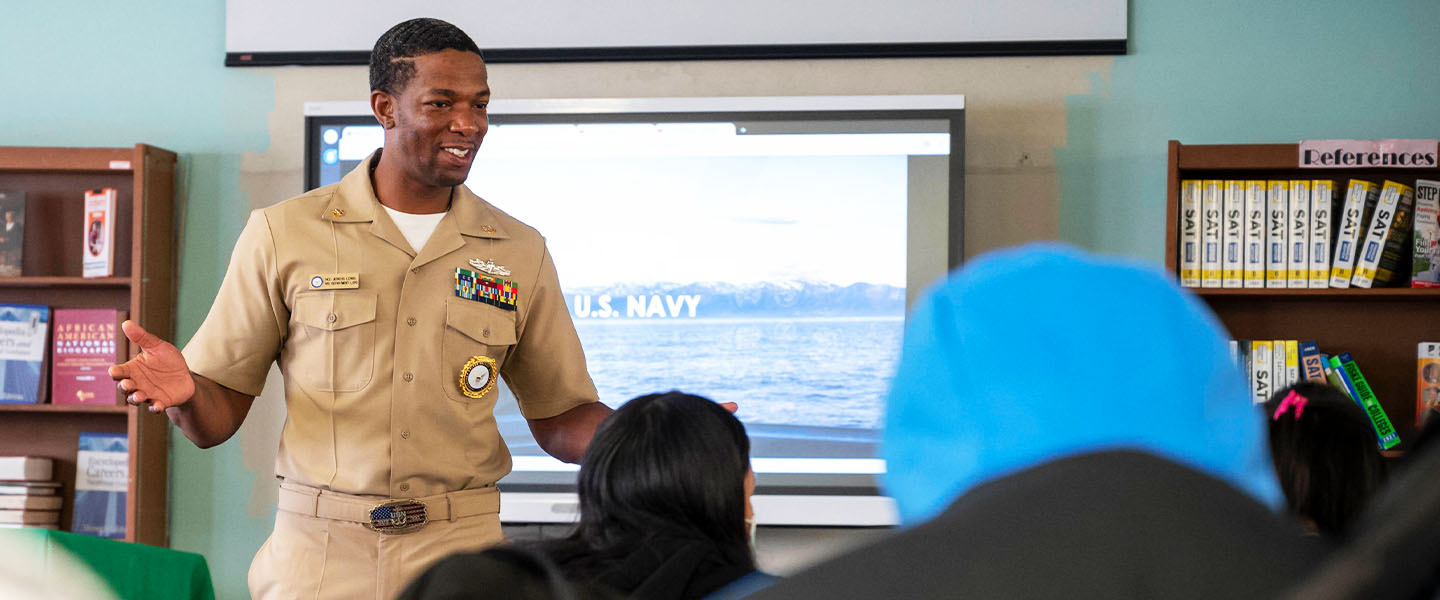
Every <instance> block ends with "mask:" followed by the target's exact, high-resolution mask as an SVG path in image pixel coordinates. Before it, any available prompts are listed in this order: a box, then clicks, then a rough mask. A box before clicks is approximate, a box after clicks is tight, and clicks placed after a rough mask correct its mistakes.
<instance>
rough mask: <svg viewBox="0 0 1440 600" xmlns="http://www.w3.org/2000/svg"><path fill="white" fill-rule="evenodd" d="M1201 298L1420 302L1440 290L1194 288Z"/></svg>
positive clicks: (1439, 295) (1437, 296)
mask: <svg viewBox="0 0 1440 600" xmlns="http://www.w3.org/2000/svg"><path fill="white" fill-rule="evenodd" d="M1191 291H1193V292H1195V293H1196V294H1198V295H1200V296H1229V297H1248V298H1267V297H1278V298H1305V297H1320V298H1357V299H1360V298H1392V299H1394V298H1410V299H1414V300H1416V301H1419V302H1437V301H1440V289H1412V288H1375V289H1357V288H1349V289H1314V290H1312V289H1294V290H1278V289H1257V288H1250V289H1243V288H1192V290H1191Z"/></svg>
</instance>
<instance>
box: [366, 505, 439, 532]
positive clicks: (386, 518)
mask: <svg viewBox="0 0 1440 600" xmlns="http://www.w3.org/2000/svg"><path fill="white" fill-rule="evenodd" d="M427 521H429V519H428V517H427V515H426V513H425V503H423V502H420V501H419V500H391V501H389V502H382V503H380V504H376V505H375V507H374V508H371V509H370V522H369V523H366V524H365V528H366V529H369V530H370V531H378V532H380V533H385V534H397V535H398V534H401V533H410V532H412V531H417V530H419V529H420V528H421V527H424V526H425V523H426V522H427Z"/></svg>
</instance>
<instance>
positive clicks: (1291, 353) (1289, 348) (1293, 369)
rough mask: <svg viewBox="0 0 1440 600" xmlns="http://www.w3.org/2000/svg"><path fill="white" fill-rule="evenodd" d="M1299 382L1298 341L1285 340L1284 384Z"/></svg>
mask: <svg viewBox="0 0 1440 600" xmlns="http://www.w3.org/2000/svg"><path fill="white" fill-rule="evenodd" d="M1297 383H1300V341H1299V340H1285V385H1286V386H1291V385H1295V384H1297Z"/></svg>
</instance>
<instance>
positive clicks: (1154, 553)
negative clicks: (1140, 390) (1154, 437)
mask: <svg viewBox="0 0 1440 600" xmlns="http://www.w3.org/2000/svg"><path fill="white" fill-rule="evenodd" d="M1327 551H1328V547H1327V545H1326V543H1325V542H1324V541H1322V540H1321V539H1320V538H1317V537H1313V536H1305V535H1304V534H1303V532H1302V531H1301V530H1300V529H1299V527H1297V526H1296V525H1295V524H1294V523H1292V522H1290V521H1289V520H1288V519H1287V518H1285V517H1283V516H1281V515H1277V514H1276V513H1274V512H1272V511H1271V510H1270V509H1268V508H1266V507H1265V506H1263V505H1261V504H1260V503H1258V502H1256V501H1255V500H1253V499H1252V498H1251V497H1250V496H1247V495H1245V494H1243V493H1241V492H1239V491H1237V490H1236V489H1235V488H1233V487H1231V486H1229V485H1228V484H1226V483H1223V482H1221V481H1219V480H1217V479H1215V478H1212V477H1210V476H1208V475H1205V474H1202V473H1200V472H1198V471H1195V470H1193V469H1190V468H1188V467H1185V466H1182V465H1179V464H1176V463H1173V462H1170V461H1167V460H1164V459H1161V458H1158V457H1155V456H1153V455H1150V454H1145V453H1140V452H1129V451H1112V452H1100V453H1093V454H1086V455H1081V456H1076V457H1071V458H1066V459H1061V460H1056V461H1053V462H1049V463H1045V464H1042V465H1040V466H1037V467H1033V468H1031V469H1029V470H1026V471H1021V472H1019V473H1016V474H1013V475H1010V476H1007V477H1002V478H1000V479H997V480H995V481H992V482H990V483H987V484H984V485H981V486H979V487H976V488H974V489H972V490H971V491H970V492H968V493H966V494H965V495H963V496H961V497H960V498H959V499H957V500H956V501H955V502H954V503H953V504H951V506H950V507H949V508H948V509H947V510H946V511H945V512H944V513H942V514H941V515H939V516H938V517H936V518H934V519H932V520H931V521H929V522H926V523H923V524H921V525H919V526H916V527H914V528H912V529H909V530H906V531H903V532H900V533H898V534H896V535H894V536H893V537H890V538H887V539H885V540H882V541H880V542H878V543H876V544H874V545H871V546H869V547H866V548H862V549H860V550H856V551H854V552H851V553H849V554H847V555H843V556H841V557H840V558H837V559H835V560H832V561H829V562H827V563H824V564H822V565H820V566H817V567H815V568H812V569H810V570H808V571H805V572H802V573H800V574H799V575H797V576H795V577H792V578H789V579H786V580H784V581H783V582H781V583H779V584H776V585H775V586H772V587H770V588H768V589H766V590H764V591H762V592H760V593H758V594H756V595H753V596H751V598H759V599H770V598H784V599H807V598H817V599H818V598H825V599H832V598H886V599H890V598H895V599H900V598H917V599H919V598H924V599H927V600H929V599H945V598H984V599H994V598H1067V599H1070V598H1105V599H1113V598H1196V599H1206V600H1210V599H1220V598H1224V599H1231V598H1271V597H1274V596H1275V595H1276V594H1277V593H1279V592H1280V591H1282V590H1283V589H1285V588H1286V587H1287V586H1288V585H1289V584H1292V583H1294V582H1296V581H1297V580H1298V579H1299V578H1301V577H1302V576H1304V575H1305V574H1306V573H1307V572H1308V571H1310V570H1311V569H1312V568H1314V567H1315V566H1318V562H1317V561H1319V560H1320V559H1321V558H1322V557H1323V555H1324V554H1325V553H1326V552H1327Z"/></svg>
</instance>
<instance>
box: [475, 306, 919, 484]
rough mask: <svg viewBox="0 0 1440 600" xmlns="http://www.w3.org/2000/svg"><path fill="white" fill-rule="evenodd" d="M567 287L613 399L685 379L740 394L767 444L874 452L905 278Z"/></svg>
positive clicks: (759, 446)
mask: <svg viewBox="0 0 1440 600" xmlns="http://www.w3.org/2000/svg"><path fill="white" fill-rule="evenodd" d="M566 298H567V299H568V300H569V302H570V313H571V317H572V318H573V319H574V320H575V329H576V332H577V333H578V334H579V336H580V341H581V343H582V344H583V345H584V347H585V357H586V362H587V363H588V367H589V370H590V376H591V378H592V379H594V381H595V386H596V388H597V389H598V390H599V392H600V399H601V400H602V401H604V402H605V403H607V404H609V405H611V406H619V405H620V404H622V403H624V402H625V401H626V400H629V399H631V398H634V397H636V396H640V395H644V394H651V393H656V392H665V391H669V390H672V389H676V390H681V391H684V392H688V393H692V394H699V395H702V396H706V397H709V398H711V399H713V400H715V401H717V402H735V403H737V404H739V406H740V409H739V411H738V412H737V413H736V416H738V417H739V418H740V420H741V421H743V422H744V423H745V425H746V430H747V431H748V432H749V434H750V436H751V439H752V443H753V444H754V446H755V451H756V453H757V455H763V456H814V455H816V454H817V452H818V453H820V455H824V456H831V457H837V458H839V457H847V458H868V457H871V456H874V451H875V443H876V441H877V438H878V429H879V427H880V425H881V421H882V415H883V410H884V401H885V393H886V390H887V389H888V386H889V382H890V377H892V376H893V374H894V370H895V364H896V362H897V361H898V360H899V355H900V339H901V335H902V330H903V327H904V307H905V291H904V289H903V288H900V287H897V286H889V285H880V284H867V283H854V284H850V285H843V286H842V285H837V284H827V283H806V282H796V281H786V282H770V283H761V284H747V285H735V284H689V285H683V286H682V285H648V286H621V287H610V288H594V289H576V290H572V291H570V292H567V293H566ZM505 404H506V403H504V402H502V403H501V404H500V407H501V408H498V409H497V417H498V418H499V419H500V422H501V427H502V432H503V430H506V429H509V430H513V433H514V434H516V436H515V437H523V433H524V432H523V428H524V427H525V426H524V422H523V419H518V415H505V414H503V412H504V409H503V407H504V406H505ZM507 417H508V418H507ZM508 439H511V438H510V437H507V440H508ZM531 443H533V442H529V443H527V441H522V442H520V446H519V447H516V445H515V443H513V442H512V444H511V446H512V447H511V450H512V451H513V452H516V453H517V454H524V453H527V451H528V450H530V448H529V445H530V444H531ZM533 450H534V451H536V452H538V448H535V449H533Z"/></svg>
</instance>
